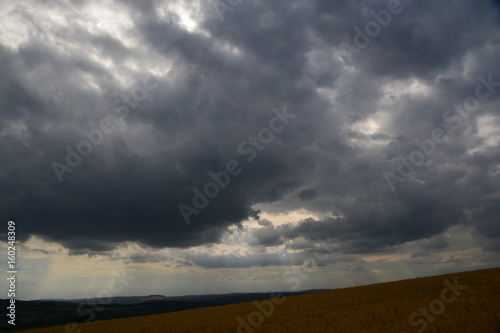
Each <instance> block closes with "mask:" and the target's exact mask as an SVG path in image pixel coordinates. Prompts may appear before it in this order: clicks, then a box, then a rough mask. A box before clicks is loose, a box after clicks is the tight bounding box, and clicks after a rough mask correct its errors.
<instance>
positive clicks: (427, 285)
mask: <svg viewBox="0 0 500 333" xmlns="http://www.w3.org/2000/svg"><path fill="white" fill-rule="evenodd" d="M445 280H446V281H447V282H444V281H445ZM449 284H451V285H452V286H455V287H453V288H454V289H455V290H450V287H449ZM456 285H459V287H456ZM460 286H466V289H464V288H465V287H460ZM457 288H458V289H457ZM274 302H275V303H271V301H269V300H268V301H258V303H259V304H263V303H265V304H266V306H265V307H264V310H260V311H259V310H258V308H257V307H256V305H255V304H254V303H252V302H250V303H241V304H233V305H226V306H218V307H211V308H203V309H195V310H188V311H181V312H175V313H168V314H160V315H151V316H144V317H134V318H126V319H115V320H107V321H100V322H93V323H86V324H79V325H78V327H74V328H71V329H70V330H68V331H67V332H81V333H104V332H120V333H127V332H143V333H167V332H168V333H184V332H189V333H193V332H207V333H208V332H213V333H225V332H245V333H247V332H273V333H293V332H312V333H313V332H318V333H320V332H321V333H325V332H335V333H343V332H346V333H347V332H350V333H378V332H380V333H382V332H383V333H390V332H394V333H401V332H408V333H412V332H421V333H422V332H428V333H438V332H439V333H462V332H463V333H500V268H495V269H487V270H479V271H472V272H463V273H455V274H448V275H441V276H432V277H425V278H417V279H411V280H403V281H397V282H388V283H381V284H375V285H369V286H360V287H353V288H346V289H338V290H330V291H325V292H318V293H312V294H305V295H298V296H291V297H287V298H286V299H279V298H277V299H274ZM278 303H281V304H278ZM270 304H272V306H271V305H270ZM429 307H430V308H429ZM420 309H422V310H424V309H425V310H424V311H426V312H427V318H426V317H425V315H418V314H417V315H415V314H414V313H418V312H419V311H420ZM262 312H267V313H266V315H267V316H266V315H265V314H262ZM271 312H272V313H271ZM412 314H413V316H412ZM249 316H250V318H249ZM410 316H412V318H411V319H412V320H413V324H411V323H410ZM238 317H239V318H241V320H244V321H245V322H246V323H247V325H248V326H246V327H244V326H243V325H244V324H241V321H240V323H239V322H238V321H237V318H238ZM249 319H250V321H252V320H253V324H254V326H255V327H253V326H251V325H250V324H248V322H249ZM238 326H240V327H239V328H238ZM23 332H33V333H56V332H65V328H64V326H58V327H49V328H42V329H36V330H26V331H23Z"/></svg>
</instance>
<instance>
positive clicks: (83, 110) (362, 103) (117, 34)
mask: <svg viewBox="0 0 500 333" xmlns="http://www.w3.org/2000/svg"><path fill="white" fill-rule="evenodd" d="M63 4H65V5H64V6H61V7H58V8H54V9H50V11H46V12H44V13H43V14H40V15H38V16H36V14H35V13H36V8H33V9H30V7H29V6H26V3H24V2H20V5H19V6H17V7H16V8H15V10H16V13H18V14H16V15H15V18H14V19H15V23H12V24H16V26H17V25H19V26H20V27H23V29H20V30H18V31H20V32H21V34H22V36H21V37H16V38H15V39H10V40H5V39H2V40H1V41H0V43H1V44H0V57H1V59H2V62H1V65H0V66H1V71H2V73H3V75H2V77H1V78H0V92H1V94H0V99H1V100H0V107H1V118H0V159H1V160H2V161H3V162H2V166H1V169H0V210H1V211H2V212H4V214H5V216H6V217H7V218H9V219H14V220H16V221H19V224H20V227H19V236H18V237H19V239H20V240H26V239H28V237H29V236H30V235H38V236H40V237H42V238H44V239H47V240H51V241H56V242H59V243H61V244H62V245H63V246H65V247H67V248H68V249H70V250H71V251H70V254H74V255H79V254H96V253H106V252H109V251H111V250H112V249H116V248H117V247H118V246H119V244H121V243H122V242H127V241H131V242H138V243H139V244H143V245H144V246H150V247H153V248H162V247H178V248H188V247H194V246H200V245H207V244H214V243H218V242H220V241H221V238H222V236H223V234H224V232H225V231H226V230H228V228H230V227H231V226H235V225H236V226H238V225H241V223H242V222H243V221H245V220H246V219H249V218H252V217H256V216H257V215H258V211H256V210H255V209H254V208H253V207H255V205H258V204H268V205H270V206H273V207H274V209H275V210H277V211H279V212H287V211H290V210H294V209H301V208H303V209H306V210H308V211H311V212H314V213H316V214H318V216H319V215H321V216H327V217H325V218H318V219H315V218H311V219H307V220H303V221H301V222H300V223H299V224H298V225H295V226H292V225H289V226H286V227H285V226H283V227H273V226H271V225H269V224H267V223H266V222H261V226H262V227H263V228H262V229H259V230H257V231H255V232H253V233H252V237H253V241H252V242H251V244H250V245H251V246H267V247H269V246H276V245H282V244H284V242H286V241H293V240H297V239H299V237H300V238H301V239H303V240H306V241H313V240H314V239H316V238H318V237H323V236H324V235H327V234H330V235H332V237H334V238H335V239H336V240H338V241H339V242H341V244H342V248H343V250H344V251H345V252H346V253H367V252H373V251H380V250H383V249H387V248H389V247H392V246H396V245H398V244H403V243H405V242H409V241H412V240H417V239H426V238H429V237H432V236H433V235H437V234H440V233H442V232H443V231H444V230H447V229H448V228H450V227H451V226H454V225H458V224H463V225H471V226H474V228H475V230H476V231H477V232H478V233H479V235H480V236H481V237H484V238H486V239H488V240H489V241H490V242H489V243H488V242H485V244H495V243H496V244H498V242H497V240H498V239H499V237H500V228H499V226H498V223H496V221H497V217H498V209H497V208H496V207H498V202H497V201H498V200H497V198H498V195H499V193H498V188H499V186H498V185H499V180H498V158H499V150H498V137H495V136H494V135H493V134H489V135H490V136H489V141H488V144H485V142H486V141H485V135H486V134H485V133H490V132H488V131H487V128H483V127H481V126H480V125H478V124H480V123H481V122H480V121H479V120H480V119H481V117H484V116H488V117H491V119H493V120H494V121H498V119H500V118H499V113H498V112H499V111H498V110H499V108H498V106H499V103H500V94H499V92H500V88H496V89H497V90H496V91H495V92H491V96H490V97H489V98H488V100H487V101H484V102H483V103H482V104H481V105H480V107H479V109H478V110H477V111H475V112H474V113H471V114H470V115H469V116H468V117H467V118H464V119H462V124H461V127H460V128H459V129H457V130H451V129H450V128H449V127H448V125H449V124H447V123H445V122H444V121H443V114H444V113H445V112H446V110H448V109H450V108H452V107H453V105H454V104H456V103H461V102H462V101H463V100H464V98H465V97H467V96H468V95H471V94H474V91H475V88H476V86H477V84H478V79H477V78H478V76H480V75H481V76H483V77H488V75H492V78H493V79H494V80H495V82H498V81H500V72H499V70H498V66H496V65H495V64H496V63H497V62H498V61H497V59H498V56H499V53H500V44H499V43H498V30H499V28H500V27H499V25H498V18H499V15H500V12H499V11H498V10H496V9H495V7H494V2H474V3H471V2H467V1H457V2H456V4H455V5H454V9H453V11H450V10H449V4H445V3H438V2H433V1H430V0H429V1H419V2H411V3H409V2H407V1H406V2H403V5H404V6H405V7H406V8H405V10H404V12H402V13H401V14H398V16H395V17H393V19H392V21H391V23H390V25H388V26H387V27H385V28H384V30H383V32H382V33H381V34H380V35H379V36H377V37H376V38H373V40H372V41H371V43H370V45H369V46H368V47H367V48H365V49H363V51H362V52H361V53H360V54H359V55H356V56H354V58H353V63H352V64H350V65H349V64H346V63H344V61H343V60H342V58H341V57H340V56H339V54H338V51H339V45H340V44H341V43H342V42H347V43H353V38H354V36H355V31H354V30H353V29H354V27H356V26H360V27H363V26H364V24H366V22H368V21H369V20H371V19H372V17H371V16H370V14H369V12H370V10H381V9H383V8H384V6H385V5H386V2H385V1H375V0H374V1H369V2H364V3H363V4H355V3H353V2H349V1H337V2H328V1H322V0H317V1H309V2H305V1H277V2H272V3H269V2H264V1H256V2H245V3H243V4H241V5H240V6H238V7H236V8H235V9H234V10H233V11H231V12H227V13H225V14H224V17H223V20H221V19H220V17H219V16H218V15H217V14H216V13H214V11H213V8H212V7H211V4H210V3H209V2H206V3H205V2H196V3H195V5H193V7H192V9H190V10H187V9H186V8H189V6H188V3H187V2H183V1H175V2H172V3H171V4H170V5H168V4H167V3H166V2H161V1H145V2H141V3H140V4H138V3H136V2H133V1H120V2H118V1H116V2H113V1H110V2H108V3H105V4H101V3H98V2H96V1H78V2H75V3H73V2H72V3H71V4H70V3H66V2H63ZM116 9H119V10H116ZM181 9H182V10H181ZM53 13H59V14H60V16H61V17H62V20H63V21H61V22H63V23H58V22H59V21H57V20H56V19H55V16H53V15H52V14H53ZM189 15H191V16H189ZM190 17H191V18H193V19H194V20H193V22H195V23H193V24H189V22H190ZM69 21H71V22H74V23H75V24H71V25H69V24H64V22H69ZM0 24H1V23H0ZM2 27H5V24H4V25H2ZM12 38H14V37H12ZM145 78H149V80H150V81H148V82H150V83H153V82H154V83H157V87H155V88H154V89H151V90H148V93H147V96H146V98H144V99H143V100H142V101H141V102H140V103H138V105H137V106H134V107H132V106H130V105H128V110H129V113H128V115H127V116H126V117H124V116H123V114H118V113H116V112H114V111H113V106H115V107H116V105H117V104H114V103H115V102H116V101H117V100H118V102H119V103H121V104H119V105H120V106H121V107H125V105H127V104H126V102H125V101H124V100H123V98H124V97H123V96H125V97H126V96H128V98H130V96H131V94H132V92H135V93H136V94H137V93H138V92H139V90H137V87H140V86H141V84H143V83H144V79H145ZM134 89H135V90H134ZM131 104H132V105H133V104H134V103H131ZM283 106H286V108H287V109H288V110H289V112H290V113H291V114H293V115H296V118H295V119H294V120H293V122H291V124H290V125H289V126H287V127H286V128H285V129H284V130H283V131H282V132H280V133H276V135H275V138H274V140H273V141H272V142H271V143H270V144H268V145H266V146H265V149H262V150H261V151H259V153H258V156H257V157H256V158H255V160H253V161H252V162H247V161H246V160H245V156H243V155H242V154H240V153H239V152H238V145H239V143H241V142H242V141H244V140H248V137H249V136H253V135H256V133H258V132H259V131H260V130H261V129H262V128H265V127H267V126H269V121H270V119H271V118H272V117H273V113H272V109H273V108H280V109H281V108H282V107H283ZM104 118H110V119H111V120H112V121H113V123H114V124H115V126H116V128H115V130H114V131H113V132H112V133H110V134H106V135H105V136H104V137H103V139H102V143H100V144H98V145H95V146H94V147H93V149H92V153H91V154H90V155H89V156H86V157H84V158H83V160H82V162H81V164H80V165H79V166H78V167H75V168H72V171H71V172H67V173H65V174H64V175H63V178H64V181H63V182H59V180H58V178H57V177H56V175H55V173H54V170H53V168H52V166H51V163H52V162H53V161H58V162H59V163H66V158H67V154H68V151H67V147H68V146H69V147H70V148H71V149H74V150H76V149H77V146H78V144H79V142H81V141H82V140H89V139H88V138H87V137H86V136H85V134H84V132H83V131H87V132H89V131H93V130H95V129H97V128H99V126H100V125H99V124H100V121H101V120H102V119H104ZM437 127H442V128H445V129H446V130H447V135H448V140H447V141H446V142H445V143H443V144H441V145H440V146H439V147H436V153H435V154H434V155H432V156H431V157H429V159H428V161H427V163H425V164H424V165H422V166H421V167H419V168H417V169H416V171H415V172H414V173H413V174H412V176H411V177H409V178H408V179H407V180H406V181H405V183H403V184H398V189H397V193H392V192H391V191H390V189H389V187H388V186H387V183H386V181H385V179H384V176H383V174H384V172H385V171H391V170H394V168H395V167H397V157H398V156H400V155H401V156H408V155H409V154H410V153H411V152H412V151H413V150H415V149H416V148H417V146H416V145H415V143H414V141H415V140H424V139H426V138H428V137H429V136H430V135H431V133H432V131H433V129H435V128H437ZM230 160H237V161H238V162H239V163H240V165H241V167H242V169H243V171H242V173H241V174H240V175H238V176H235V177H233V178H232V179H231V182H230V184H229V185H228V186H227V187H226V188H224V189H222V190H221V191H220V194H219V195H218V196H217V197H216V198H213V199H211V201H210V204H209V205H208V206H207V208H205V209H203V210H202V211H200V213H199V214H198V215H195V216H193V217H192V223H191V224H190V225H186V224H185V223H184V221H183V219H182V216H181V214H180V212H179V208H178V206H179V204H180V203H186V204H189V205H192V200H193V196H194V192H193V189H194V188H198V189H202V188H203V186H204V185H205V184H206V183H207V182H209V181H211V178H210V176H209V172H219V171H221V170H223V169H224V168H225V167H226V164H227V162H228V161H230ZM441 245H444V244H438V243H436V244H433V245H432V244H431V245H429V246H431V247H432V246H434V247H435V248H439V246H441ZM296 246H298V243H297V244H296ZM436 246H437V247H436ZM486 248H487V249H489V250H495V251H497V250H498V247H495V246H493V245H491V246H486ZM133 260H141V258H139V257H137V258H135V259H133ZM190 260H192V262H193V264H196V265H198V266H201V267H248V266H252V265H261V266H266V265H280V264H282V261H281V259H280V258H279V257H277V256H276V255H273V254H269V255H267V254H266V255H262V256H256V257H249V258H239V257H236V256H229V257H217V256H215V257H210V256H196V257H193V258H191V259H190Z"/></svg>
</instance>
